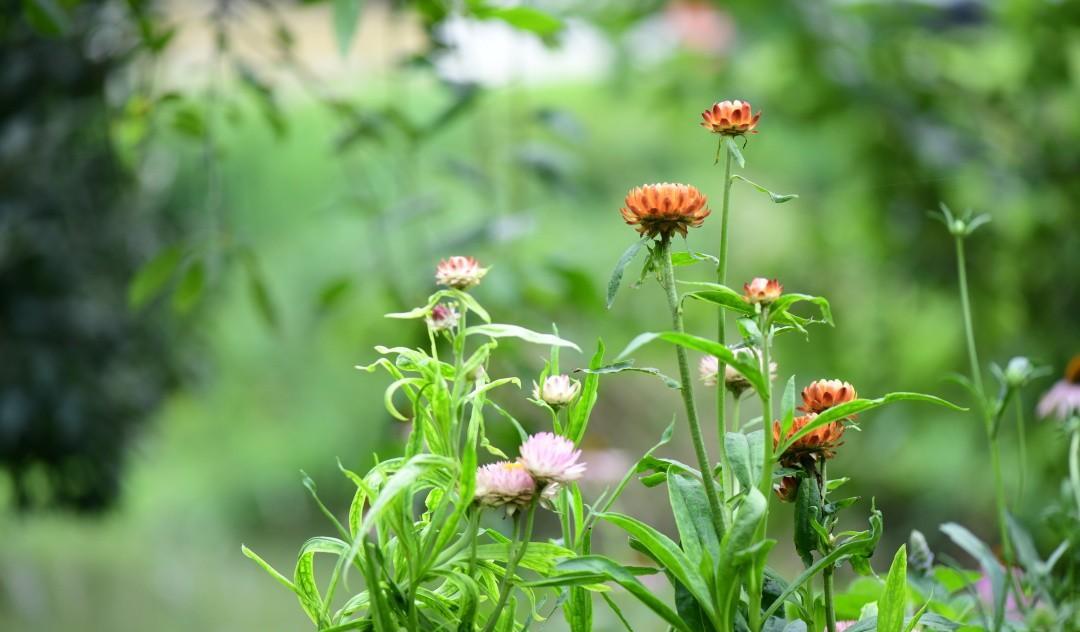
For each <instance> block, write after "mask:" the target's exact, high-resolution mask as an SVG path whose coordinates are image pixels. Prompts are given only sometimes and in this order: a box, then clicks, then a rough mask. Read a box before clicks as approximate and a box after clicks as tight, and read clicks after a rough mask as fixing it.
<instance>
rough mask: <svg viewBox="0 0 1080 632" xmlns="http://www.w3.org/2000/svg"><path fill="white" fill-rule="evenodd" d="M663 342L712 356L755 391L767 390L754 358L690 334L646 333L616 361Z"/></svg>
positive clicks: (671, 332)
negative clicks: (738, 375)
mask: <svg viewBox="0 0 1080 632" xmlns="http://www.w3.org/2000/svg"><path fill="white" fill-rule="evenodd" d="M657 339H659V340H663V341H665V342H670V343H672V344H677V345H679V346H682V347H686V348H687V349H695V350H697V351H703V352H705V353H709V354H712V355H714V356H716V357H717V358H719V359H720V360H721V361H723V362H724V363H725V364H727V365H729V366H731V367H733V368H734V369H735V370H736V371H738V372H739V373H741V374H742V376H743V377H745V378H746V380H747V381H748V382H750V384H751V385H752V386H753V387H754V389H755V390H756V391H757V392H759V393H763V392H765V389H766V384H765V380H764V379H763V378H762V377H761V372H760V371H759V370H758V366H757V364H755V363H754V362H753V358H748V357H747V356H745V355H736V354H735V353H734V352H732V351H731V349H729V348H728V347H727V346H725V345H722V344H720V343H718V342H715V341H712V340H708V339H706V338H699V337H697V336H691V335H690V334H684V333H680V332H677V331H664V332H659V333H650V332H646V333H643V334H641V335H639V336H638V337H636V338H634V339H633V340H631V341H630V344H628V345H627V346H626V348H625V349H623V351H622V353H620V354H619V356H618V357H617V358H615V359H616V360H621V359H622V358H625V357H626V356H628V355H630V354H631V353H633V352H634V351H636V350H637V349H639V348H641V347H642V346H644V345H646V344H648V343H650V342H652V341H653V340H657Z"/></svg>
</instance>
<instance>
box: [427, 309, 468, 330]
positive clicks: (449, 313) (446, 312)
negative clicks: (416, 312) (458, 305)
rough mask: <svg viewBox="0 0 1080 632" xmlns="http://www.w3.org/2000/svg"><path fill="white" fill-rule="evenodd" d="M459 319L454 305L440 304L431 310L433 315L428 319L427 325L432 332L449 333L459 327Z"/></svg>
mask: <svg viewBox="0 0 1080 632" xmlns="http://www.w3.org/2000/svg"><path fill="white" fill-rule="evenodd" d="M459 318H460V317H459V316H458V313H457V310H456V309H454V306H453V305H446V304H444V303H439V304H438V305H436V306H435V307H432V308H431V315H430V316H428V317H427V324H428V327H431V330H432V331H447V330H449V329H453V328H455V327H457V325H458V319H459Z"/></svg>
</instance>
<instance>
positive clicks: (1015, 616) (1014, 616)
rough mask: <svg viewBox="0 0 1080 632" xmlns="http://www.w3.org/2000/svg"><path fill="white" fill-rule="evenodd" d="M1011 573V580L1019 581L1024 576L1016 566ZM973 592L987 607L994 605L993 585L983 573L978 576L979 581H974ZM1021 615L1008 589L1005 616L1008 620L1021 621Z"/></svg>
mask: <svg viewBox="0 0 1080 632" xmlns="http://www.w3.org/2000/svg"><path fill="white" fill-rule="evenodd" d="M1012 575H1013V577H1012V581H1015V582H1020V581H1021V580H1022V579H1023V577H1024V573H1023V572H1022V571H1021V570H1020V569H1018V568H1014V569H1013V572H1012ZM975 594H977V595H978V596H979V600H980V601H982V602H983V603H984V604H985V605H986V606H987V607H989V608H993V607H994V586H993V584H992V583H991V582H990V578H989V577H987V576H985V575H983V576H982V577H980V578H979V581H977V582H975ZM1023 617H1024V615H1023V614H1022V613H1021V611H1020V608H1019V607H1018V606H1017V604H1016V598H1015V597H1014V596H1013V593H1012V591H1011V590H1010V591H1009V592H1008V594H1007V595H1006V597H1005V618H1006V619H1008V620H1009V621H1022V620H1023Z"/></svg>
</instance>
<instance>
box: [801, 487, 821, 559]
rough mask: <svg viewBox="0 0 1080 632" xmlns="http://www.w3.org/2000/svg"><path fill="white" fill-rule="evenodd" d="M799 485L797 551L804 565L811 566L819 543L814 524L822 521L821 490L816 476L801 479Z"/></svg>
mask: <svg viewBox="0 0 1080 632" xmlns="http://www.w3.org/2000/svg"><path fill="white" fill-rule="evenodd" d="M798 485H799V488H798V490H797V491H796V494H795V550H796V551H797V552H798V553H799V557H800V558H802V561H803V564H804V565H806V566H811V565H812V564H813V563H814V551H816V550H817V549H818V543H819V536H818V532H817V530H816V529H814V526H813V524H814V522H817V521H820V520H821V489H820V488H819V487H818V480H817V476H815V475H814V474H811V475H809V476H806V477H800V479H799V480H798Z"/></svg>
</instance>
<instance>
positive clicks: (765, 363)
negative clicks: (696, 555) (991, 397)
mask: <svg viewBox="0 0 1080 632" xmlns="http://www.w3.org/2000/svg"><path fill="white" fill-rule="evenodd" d="M758 329H759V330H760V331H761V374H762V375H764V376H765V390H764V392H762V393H760V395H761V422H762V429H761V433H762V435H763V436H762V443H763V444H764V446H765V448H764V450H765V452H764V460H763V461H762V464H761V465H762V467H761V482H760V483H759V484H758V487H759V488H760V491H761V493H762V494H763V495H764V496H765V503H766V504H765V513H764V514H763V515H762V516H761V524H759V525H758V528H757V534H756V538H755V539H756V540H757V541H758V542H761V541H763V540H764V539H765V536H766V534H768V532H769V502H770V501H771V500H772V471H773V434H772V422H773V414H772V379H771V376H770V374H769V363H770V359H769V355H770V354H769V352H770V346H771V345H772V335H771V333H770V332H769V312H768V309H767V308H765V307H762V309H761V314H760V316H759V317H758ZM751 580H752V581H750V582H749V586H748V590H747V594H748V595H749V598H750V603H749V606H748V610H749V614H750V629H751V630H754V631H755V632H757V631H759V630H761V624H762V622H761V594H762V591H763V590H764V587H765V563H764V560H760V559H757V558H755V562H754V568H753V576H752V577H751Z"/></svg>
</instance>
